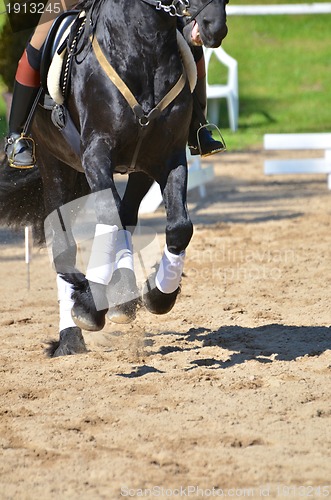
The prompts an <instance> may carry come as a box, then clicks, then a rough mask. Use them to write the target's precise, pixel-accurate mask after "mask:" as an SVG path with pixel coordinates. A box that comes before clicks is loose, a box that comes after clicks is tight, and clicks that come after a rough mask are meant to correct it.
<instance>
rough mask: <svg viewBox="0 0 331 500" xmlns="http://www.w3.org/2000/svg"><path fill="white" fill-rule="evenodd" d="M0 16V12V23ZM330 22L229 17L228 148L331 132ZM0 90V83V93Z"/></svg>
mask: <svg viewBox="0 0 331 500" xmlns="http://www.w3.org/2000/svg"><path fill="white" fill-rule="evenodd" d="M1 2H2V0H0V8H1ZM230 2H231V5H240V4H246V5H249V4H262V3H264V2H262V0H260V1H259V0H230ZM298 2H299V0H284V1H279V0H269V2H268V3H298ZM4 18H5V16H4V15H3V16H0V25H1V22H2V21H3V19H4ZM330 25H331V15H329V14H325V15H305V16H302V15H298V16H296V15H288V16H286V15H283V16H228V27H229V34H228V36H227V38H226V39H225V40H224V42H223V47H224V49H225V50H226V51H227V52H228V53H229V54H230V55H232V56H233V57H235V58H236V59H237V61H238V68H239V107H240V109H239V130H238V131H237V132H232V131H231V130H230V129H229V128H228V119H227V110H226V102H225V100H222V101H221V103H220V109H221V120H220V123H219V126H220V128H221V131H222V134H223V136H224V138H225V140H226V142H227V145H228V149H229V150H241V149H247V148H261V147H262V141H263V135H264V134H265V133H281V132H324V131H330V130H331V111H330V102H331V85H330V82H331V52H330ZM211 71H212V73H213V78H214V79H215V80H217V81H222V79H223V80H224V77H225V75H224V74H220V73H219V72H218V70H217V67H216V66H215V65H214V67H213V66H212V68H211ZM224 71H225V70H224ZM2 90H4V89H3V86H2V88H1V86H0V97H1V91H2ZM5 131H6V120H5V107H4V103H3V101H2V99H1V98H0V136H1V135H4V134H5Z"/></svg>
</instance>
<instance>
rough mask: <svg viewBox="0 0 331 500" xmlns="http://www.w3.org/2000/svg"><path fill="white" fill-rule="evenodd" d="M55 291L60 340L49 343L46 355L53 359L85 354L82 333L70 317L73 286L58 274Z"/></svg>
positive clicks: (72, 302) (85, 349)
mask: <svg viewBox="0 0 331 500" xmlns="http://www.w3.org/2000/svg"><path fill="white" fill-rule="evenodd" d="M57 289H58V302H59V309H60V339H59V341H58V342H50V343H49V346H48V348H47V349H46V353H47V354H48V356H50V357H53V358H56V357H59V356H68V355H70V354H81V353H85V352H87V348H86V345H85V341H84V338H83V335H82V331H81V329H80V328H79V327H78V326H76V325H75V323H74V322H73V319H72V317H71V309H72V306H73V304H74V301H73V299H72V294H73V291H74V290H73V285H72V284H71V283H68V282H66V281H65V280H64V279H63V278H62V276H60V275H59V274H58V275H57Z"/></svg>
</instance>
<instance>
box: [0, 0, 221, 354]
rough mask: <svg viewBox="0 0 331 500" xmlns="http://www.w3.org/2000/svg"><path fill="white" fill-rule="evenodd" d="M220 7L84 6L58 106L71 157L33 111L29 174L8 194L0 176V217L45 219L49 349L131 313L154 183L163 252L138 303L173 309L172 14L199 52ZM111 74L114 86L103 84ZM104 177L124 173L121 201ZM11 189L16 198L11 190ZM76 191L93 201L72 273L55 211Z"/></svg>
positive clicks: (77, 343)
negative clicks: (51, 274)
mask: <svg viewBox="0 0 331 500" xmlns="http://www.w3.org/2000/svg"><path fill="white" fill-rule="evenodd" d="M226 3H227V1H226V0H172V1H170V0H164V1H163V2H162V0H130V1H129V2H128V1H127V0H100V1H99V2H93V3H92V6H91V7H90V9H89V10H88V18H89V19H91V20H92V22H91V26H92V30H93V33H92V35H91V37H90V38H89V39H88V43H87V44H86V46H85V47H84V48H83V50H82V51H81V52H80V54H77V56H76V57H75V58H73V63H72V69H71V83H70V89H69V93H68V98H67V101H66V107H67V109H68V111H69V113H70V116H71V118H72V120H73V122H74V124H75V126H76V128H77V130H78V131H79V134H80V151H81V153H80V154H77V153H75V152H73V150H72V149H71V148H70V146H69V145H68V143H67V142H66V140H65V139H64V138H63V136H62V135H61V134H60V133H59V131H58V130H57V128H56V127H55V126H54V125H53V124H52V123H51V120H50V111H48V110H46V109H44V108H42V107H40V108H38V110H37V112H36V114H35V117H34V122H33V129H32V133H33V137H34V138H35V141H36V144H37V150H36V154H37V159H38V171H37V172H36V171H31V174H30V173H27V172H25V173H24V174H22V177H24V183H22V182H17V184H15V186H14V185H13V184H11V187H10V189H9V190H6V189H4V185H5V184H4V183H5V182H7V184H6V186H8V185H9V184H10V181H11V178H14V176H15V178H16V179H17V177H18V175H19V174H18V173H17V171H14V169H13V173H12V174H11V172H8V169H7V171H6V175H5V176H3V177H2V181H0V203H1V199H2V203H3V204H4V200H5V199H6V196H7V201H8V198H10V200H11V202H10V204H9V205H10V206H9V205H7V204H6V203H5V208H2V211H3V212H4V213H5V215H1V217H0V219H2V220H4V219H6V220H7V221H8V220H9V222H14V219H16V221H17V220H18V219H20V222H23V223H26V222H33V223H36V218H37V217H38V218H39V222H40V220H41V219H42V218H43V215H46V216H49V217H48V221H50V225H51V230H52V236H53V241H52V247H53V256H54V265H55V270H56V272H57V280H58V290H59V302H60V341H59V342H58V343H56V345H55V346H54V347H53V351H52V352H51V353H50V354H51V355H55V356H59V355H66V354H75V353H79V352H84V351H86V347H85V343H84V339H83V336H82V332H81V329H87V330H91V331H93V330H100V329H102V328H103V326H104V324H105V316H106V314H107V312H108V317H109V319H111V320H113V321H115V322H119V323H125V322H129V321H132V320H133V319H134V318H135V310H136V307H137V303H138V300H139V299H138V295H139V294H138V293H137V288H136V278H135V274H134V271H133V266H132V244H131V232H132V230H133V228H134V227H135V226H136V224H137V217H138V210H139V205H140V202H141V200H142V199H143V197H144V196H145V194H146V193H147V192H148V190H149V188H150V187H151V185H152V183H153V181H154V180H155V181H157V182H158V183H159V185H160V187H161V191H162V195H163V199H164V203H165V207H166V218H167V223H166V247H165V250H164V254H163V256H162V259H161V262H160V264H159V267H158V270H157V271H156V272H155V273H154V274H153V275H152V276H150V277H149V279H148V280H147V281H146V284H145V286H144V289H143V292H142V297H141V298H142V302H143V304H144V305H145V306H146V307H147V309H148V310H150V311H151V312H153V313H155V314H164V313H167V312H168V311H170V309H171V308H172V307H173V305H174V304H175V301H176V297H177V294H178V292H179V289H180V279H181V275H182V270H183V263H184V256H185V249H186V247H187V246H188V244H189V242H190V239H191V236H192V232H193V227H192V223H191V221H190V218H189V215H188V211H187V207H186V188H187V160H186V144H187V139H188V131H189V125H190V120H191V115H192V94H191V91H190V88H189V85H188V83H187V78H186V74H185V71H184V70H183V63H182V59H181V56H180V53H179V50H178V43H177V18H178V17H181V18H183V19H184V20H186V19H187V20H188V21H189V22H191V26H195V30H197V28H198V30H199V33H200V37H201V40H202V42H203V44H204V45H205V46H206V47H216V46H219V45H220V43H221V41H222V39H223V38H224V37H225V35H226V33H227V27H226V13H225V4H226ZM105 60H106V62H104V61H105ZM110 62H111V66H110ZM114 72H115V74H116V78H117V80H116V82H117V83H116V82H115V84H114V83H113V81H111V79H110V78H111V73H112V74H114ZM118 77H119V78H118ZM119 81H120V83H118V82H119ZM123 82H124V83H123ZM133 96H134V97H133ZM68 167H71V168H68ZM115 173H128V174H129V175H128V182H127V186H126V190H125V193H124V195H123V197H122V199H121V197H120V196H119V194H118V192H117V189H116V186H115V183H114V177H113V176H114V174H115ZM39 174H40V177H39ZM4 179H5V180H4ZM29 179H30V181H29ZM41 180H42V184H41ZM1 184H2V185H1ZM20 186H23V187H22V193H23V192H24V195H23V194H22V195H20V194H19V189H20ZM1 188H2V191H3V192H4V193H5V194H2V195H1ZM41 189H42V191H41ZM29 190H30V191H29ZM6 193H7V194H6ZM88 193H91V194H92V195H93V196H94V207H95V213H96V221H97V224H96V228H95V237H94V241H93V245H92V250H91V256H90V260H89V264H88V266H87V272H86V276H84V275H82V274H80V273H78V272H77V270H76V250H77V248H76V243H75V240H74V237H73V234H72V232H71V229H70V224H69V223H68V221H67V220H65V219H66V217H65V215H64V213H65V212H64V211H63V209H62V208H61V207H64V206H65V205H66V204H68V203H69V202H71V201H72V200H74V199H76V198H79V197H80V196H83V195H85V194H88ZM27 194H28V196H27ZM21 196H24V201H22V199H20V198H21ZM27 198H28V200H27ZM40 202H43V204H44V212H43V211H41V208H40ZM31 203H32V204H33V205H34V206H33V207H31V205H29V204H31ZM15 204H16V205H15ZM18 205H19V206H20V209H18ZM2 206H3V205H2ZM15 206H16V208H17V210H16V209H15ZM27 212H29V214H27ZM54 214H55V216H54ZM73 292H74V293H73Z"/></svg>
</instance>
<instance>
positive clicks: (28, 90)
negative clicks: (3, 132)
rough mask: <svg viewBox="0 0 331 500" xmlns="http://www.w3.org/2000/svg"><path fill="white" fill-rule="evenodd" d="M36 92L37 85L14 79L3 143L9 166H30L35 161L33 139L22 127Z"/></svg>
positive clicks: (37, 90)
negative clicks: (7, 128) (7, 131)
mask: <svg viewBox="0 0 331 500" xmlns="http://www.w3.org/2000/svg"><path fill="white" fill-rule="evenodd" d="M38 92H39V88H38V87H27V86H25V85H22V84H21V83H18V82H17V81H15V84H14V91H13V101H12V105H11V110H10V117H9V135H8V137H6V144H5V153H6V155H7V158H8V163H9V165H10V166H11V167H16V168H32V167H33V166H34V165H35V163H36V159H35V146H34V141H33V139H32V138H31V137H28V136H27V135H26V132H25V130H24V127H25V124H26V122H27V120H28V117H29V114H30V111H31V109H32V107H33V105H34V102H35V100H36V98H37V95H38Z"/></svg>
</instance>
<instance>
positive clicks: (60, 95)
mask: <svg viewBox="0 0 331 500" xmlns="http://www.w3.org/2000/svg"><path fill="white" fill-rule="evenodd" d="M84 19H85V17H84V14H83V13H82V12H81V11H78V10H70V11H67V12H63V13H62V14H61V15H60V16H59V17H58V18H56V19H55V21H54V23H53V24H52V27H51V29H50V31H49V33H48V35H47V38H46V40H45V43H44V46H43V51H42V58H41V66H40V76H41V86H42V88H43V89H44V91H45V93H46V94H48V95H49V96H50V97H51V98H52V99H53V100H54V101H55V102H56V103H57V104H63V102H64V101H65V97H66V92H67V88H68V84H69V79H70V66H71V59H72V58H71V55H70V52H68V50H67V48H68V41H69V40H72V42H71V43H72V44H75V43H76V42H77V37H78V32H79V31H80V27H81V26H82V24H83V22H84ZM75 35H77V36H75ZM69 37H70V38H69ZM69 43H70V42H69ZM74 48H75V47H74V46H73V47H72V49H73V50H74Z"/></svg>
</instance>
